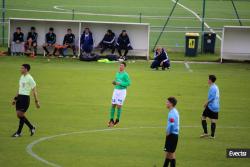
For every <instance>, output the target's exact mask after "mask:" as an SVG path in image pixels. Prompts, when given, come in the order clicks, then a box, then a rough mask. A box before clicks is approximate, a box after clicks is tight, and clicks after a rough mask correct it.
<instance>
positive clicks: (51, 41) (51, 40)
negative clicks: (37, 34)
mask: <svg viewBox="0 0 250 167" xmlns="http://www.w3.org/2000/svg"><path fill="white" fill-rule="evenodd" d="M55 45H56V34H55V33H54V28H52V27H50V28H49V32H48V33H47V34H46V35H45V44H43V49H44V51H45V52H46V55H50V53H49V51H48V49H47V47H52V48H55ZM55 51H56V50H54V52H53V55H55V53H56V52H55Z"/></svg>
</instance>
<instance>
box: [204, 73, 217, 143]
mask: <svg viewBox="0 0 250 167" xmlns="http://www.w3.org/2000/svg"><path fill="white" fill-rule="evenodd" d="M215 81H216V76H215V75H209V79H208V84H209V86H210V88H209V91H208V100H207V101H206V103H205V105H204V108H205V110H204V111H203V114H202V118H201V119H202V127H203V130H204V133H203V134H202V135H201V136H200V137H201V138H204V137H209V135H208V132H207V121H206V118H207V117H208V118H210V119H211V136H210V138H211V139H214V138H215V136H214V134H215V129H216V121H217V120H218V113H219V110H220V91H219V88H218V86H217V85H216V84H215Z"/></svg>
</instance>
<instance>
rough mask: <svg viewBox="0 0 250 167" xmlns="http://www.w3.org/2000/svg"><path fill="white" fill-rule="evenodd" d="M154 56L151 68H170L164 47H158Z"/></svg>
mask: <svg viewBox="0 0 250 167" xmlns="http://www.w3.org/2000/svg"><path fill="white" fill-rule="evenodd" d="M154 56H155V57H154V61H153V62H152V64H151V68H152V69H156V70H158V68H159V67H161V68H162V70H165V68H167V69H169V68H170V60H169V58H168V55H167V52H166V51H165V49H164V48H161V47H158V48H157V49H156V51H155V55H154Z"/></svg>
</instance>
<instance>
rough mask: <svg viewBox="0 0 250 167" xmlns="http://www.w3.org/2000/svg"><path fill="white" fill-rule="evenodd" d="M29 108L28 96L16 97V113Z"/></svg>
mask: <svg viewBox="0 0 250 167" xmlns="http://www.w3.org/2000/svg"><path fill="white" fill-rule="evenodd" d="M29 106H30V96H27V95H18V96H17V101H16V111H22V112H26V111H27V110H28V108H29Z"/></svg>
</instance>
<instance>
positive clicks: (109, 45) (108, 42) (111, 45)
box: [99, 30, 115, 54]
mask: <svg viewBox="0 0 250 167" xmlns="http://www.w3.org/2000/svg"><path fill="white" fill-rule="evenodd" d="M99 46H100V47H101V48H102V50H101V54H102V53H103V52H104V51H105V50H106V49H111V53H112V54H114V53H115V33H113V31H112V30H108V31H107V33H106V34H105V35H104V37H103V39H102V41H101V42H100V44H99Z"/></svg>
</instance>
